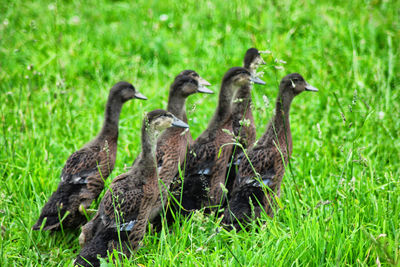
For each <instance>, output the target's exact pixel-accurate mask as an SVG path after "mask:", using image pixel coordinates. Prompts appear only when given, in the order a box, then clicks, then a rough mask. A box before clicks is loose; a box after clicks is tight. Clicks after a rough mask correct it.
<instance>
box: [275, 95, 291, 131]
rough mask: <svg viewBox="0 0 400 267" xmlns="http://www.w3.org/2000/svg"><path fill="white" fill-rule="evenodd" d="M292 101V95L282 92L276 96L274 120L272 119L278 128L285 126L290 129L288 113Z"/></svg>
mask: <svg viewBox="0 0 400 267" xmlns="http://www.w3.org/2000/svg"><path fill="white" fill-rule="evenodd" d="M292 101H293V95H292V94H290V93H284V92H283V93H280V94H279V95H278V98H277V99H276V106H275V118H274V121H275V123H276V126H278V127H280V128H283V127H285V126H286V127H287V128H288V129H290V128H289V127H290V124H289V112H290V105H291V104H292Z"/></svg>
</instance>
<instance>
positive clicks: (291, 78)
mask: <svg viewBox="0 0 400 267" xmlns="http://www.w3.org/2000/svg"><path fill="white" fill-rule="evenodd" d="M304 91H314V92H317V91H318V89H316V88H315V87H313V86H311V85H310V84H308V83H307V82H306V81H305V80H304V78H303V77H302V76H301V75H300V74H298V73H292V74H288V75H286V76H285V77H284V78H283V79H282V80H281V82H280V85H279V94H278V97H277V100H276V107H275V115H274V116H273V117H272V118H271V120H270V122H269V123H268V125H267V128H266V131H265V133H264V134H263V135H262V136H261V138H260V139H259V140H258V142H257V144H256V145H255V146H253V147H252V148H250V149H248V151H247V156H248V159H249V160H248V159H247V158H246V157H245V155H244V153H241V155H239V156H238V161H239V164H238V165H239V167H238V174H237V176H236V178H235V182H234V188H233V191H232V194H231V197H230V199H229V202H228V205H227V207H226V209H225V211H224V216H223V219H222V224H223V225H225V226H227V227H228V228H233V227H234V228H236V229H237V230H241V229H242V227H245V226H246V225H247V224H248V222H249V221H251V220H254V219H256V218H258V217H260V216H261V213H262V211H263V210H264V211H265V212H266V213H267V214H268V215H269V216H270V217H271V218H272V217H273V216H274V205H273V204H272V203H274V198H275V197H280V192H281V183H282V178H283V175H284V173H285V166H286V165H287V164H288V162H289V159H290V157H291V155H292V151H293V141H292V134H291V131H290V121H289V111H290V105H291V103H292V101H293V99H294V97H295V96H297V95H299V94H300V93H302V92H304ZM252 206H254V211H253V210H252ZM252 212H254V217H253V218H252Z"/></svg>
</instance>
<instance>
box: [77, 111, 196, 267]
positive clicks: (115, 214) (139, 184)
mask: <svg viewBox="0 0 400 267" xmlns="http://www.w3.org/2000/svg"><path fill="white" fill-rule="evenodd" d="M170 126H176V127H183V128H187V127H188V125H187V124H186V123H184V122H182V121H181V120H179V119H177V118H176V117H175V116H174V115H172V113H170V112H167V111H164V110H155V111H152V112H149V113H148V114H147V116H146V118H145V119H144V120H143V126H142V152H141V154H140V155H139V157H138V159H137V160H136V161H135V163H134V165H133V167H132V169H131V170H130V171H129V172H127V173H125V174H122V175H120V176H118V177H117V178H115V179H114V181H113V182H112V183H111V185H110V189H109V190H108V191H107V192H106V194H105V195H104V197H103V199H102V201H101V203H100V206H99V210H98V212H97V214H96V216H95V217H94V218H93V220H92V221H91V222H89V223H88V224H86V225H85V226H84V227H82V234H81V236H80V237H79V239H80V243H81V244H82V245H83V248H82V250H81V252H80V254H79V255H78V257H77V259H76V261H75V264H79V265H83V266H92V265H93V266H99V264H100V263H99V260H98V259H97V255H100V257H105V256H107V251H112V249H118V250H121V251H122V252H124V253H129V251H130V250H129V248H131V249H134V250H135V249H137V248H138V245H139V242H140V241H141V240H142V238H143V236H144V234H145V231H146V225H147V223H148V219H149V216H150V214H151V209H152V207H153V205H154V202H155V201H156V199H157V196H158V194H159V187H158V173H157V162H156V144H157V143H156V140H157V136H158V134H159V133H160V132H162V131H163V130H164V129H166V128H167V127H170ZM120 241H121V242H120ZM120 244H122V247H121V246H120Z"/></svg>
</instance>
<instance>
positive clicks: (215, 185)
mask: <svg viewBox="0 0 400 267" xmlns="http://www.w3.org/2000/svg"><path fill="white" fill-rule="evenodd" d="M250 79H251V75H250V73H249V71H248V70H246V69H244V68H241V67H234V68H231V69H230V70H228V72H227V73H226V74H225V76H224V78H223V81H222V84H221V90H220V94H219V101H218V106H217V109H216V111H215V114H214V116H213V118H212V119H211V121H210V123H209V125H208V128H207V129H206V130H205V131H204V132H203V133H202V134H201V135H200V136H199V137H198V138H197V139H196V141H195V142H194V144H193V145H191V146H190V148H189V153H187V156H186V165H183V166H182V169H184V170H185V171H184V181H183V186H182V185H181V184H180V183H179V182H180V178H179V177H177V178H176V179H175V182H174V184H173V186H172V190H171V191H172V192H173V193H174V194H175V195H176V198H178V199H180V195H181V190H182V202H181V204H182V206H183V208H184V210H185V211H190V210H194V209H200V208H202V207H211V206H216V205H218V204H219V203H220V202H221V201H222V200H223V193H222V190H221V186H220V184H221V183H222V184H224V182H225V178H226V166H227V164H228V161H229V160H230V157H231V154H232V145H225V144H228V143H231V142H232V130H233V129H232V100H233V99H234V95H235V94H236V92H237V91H238V90H239V88H240V87H242V86H250ZM223 145H225V146H223ZM220 149H221V151H220ZM172 205H173V210H176V209H178V207H177V206H179V205H176V204H174V203H172Z"/></svg>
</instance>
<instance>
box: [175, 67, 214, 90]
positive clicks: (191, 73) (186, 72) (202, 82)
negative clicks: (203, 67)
mask: <svg viewBox="0 0 400 267" xmlns="http://www.w3.org/2000/svg"><path fill="white" fill-rule="evenodd" d="M179 76H190V77H192V78H195V79H196V80H197V81H198V82H199V84H200V85H202V86H210V85H211V83H209V82H208V81H206V80H205V79H204V78H202V77H201V76H200V75H199V74H198V73H197V72H195V71H194V70H184V71H182V72H181V73H179V74H178V76H176V77H175V79H177V78H178V77H179Z"/></svg>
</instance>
